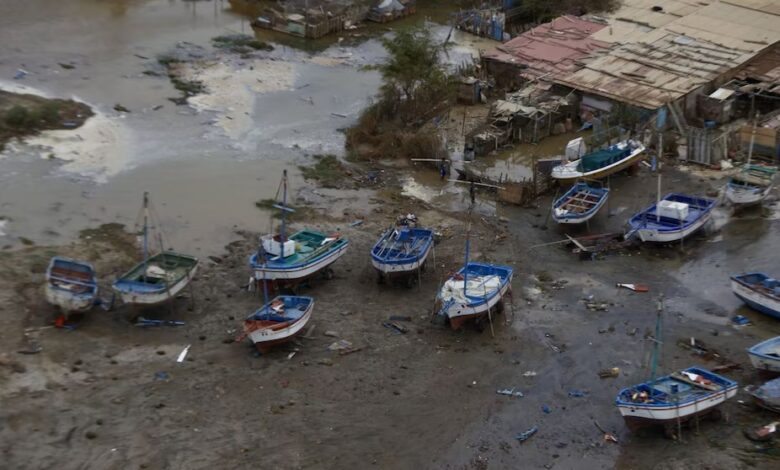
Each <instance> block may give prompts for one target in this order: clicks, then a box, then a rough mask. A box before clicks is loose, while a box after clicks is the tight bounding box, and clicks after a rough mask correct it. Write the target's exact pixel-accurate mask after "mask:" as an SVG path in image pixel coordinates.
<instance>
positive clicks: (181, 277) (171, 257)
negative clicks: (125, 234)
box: [112, 193, 198, 306]
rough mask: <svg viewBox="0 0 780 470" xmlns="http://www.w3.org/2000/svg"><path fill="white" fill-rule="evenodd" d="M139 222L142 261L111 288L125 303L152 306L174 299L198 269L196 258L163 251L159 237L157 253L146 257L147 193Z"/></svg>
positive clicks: (147, 246)
mask: <svg viewBox="0 0 780 470" xmlns="http://www.w3.org/2000/svg"><path fill="white" fill-rule="evenodd" d="M143 219H144V226H143V260H142V261H141V262H140V263H138V264H136V265H135V266H133V267H132V268H131V269H130V270H129V271H127V272H126V273H124V274H122V275H121V276H120V277H119V278H118V279H117V280H116V281H115V282H114V284H113V286H112V288H113V289H114V292H116V293H117V294H118V295H119V297H120V298H121V299H122V302H124V303H126V304H131V305H140V306H153V305H158V304H161V303H163V302H166V301H169V300H171V299H174V298H175V297H176V296H177V295H178V294H179V293H180V292H181V291H182V290H183V289H184V288H185V287H187V286H188V285H189V283H190V281H192V278H193V277H194V276H195V272H196V271H197V270H198V258H196V257H194V256H190V255H185V254H182V253H177V252H175V251H169V250H165V249H164V247H163V246H162V236H159V237H158V241H159V243H160V252H159V253H157V254H154V255H150V253H149V237H150V233H149V232H150V229H149V222H150V212H149V193H144V204H143ZM158 226H159V223H158Z"/></svg>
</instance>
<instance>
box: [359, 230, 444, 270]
mask: <svg viewBox="0 0 780 470" xmlns="http://www.w3.org/2000/svg"><path fill="white" fill-rule="evenodd" d="M432 249H433V230H429V229H425V228H410V227H398V228H392V229H390V230H388V231H386V232H385V233H383V234H382V236H381V237H380V238H379V240H378V241H377V242H376V244H375V245H374V247H373V248H372V249H371V264H373V265H374V268H376V270H377V272H378V273H379V280H380V281H381V280H382V279H384V278H385V277H388V276H404V275H406V276H408V278H409V279H413V277H412V276H411V274H414V273H415V272H417V271H419V270H420V269H422V268H423V266H424V265H425V261H426V260H427V258H428V255H429V254H430V253H431V250H432Z"/></svg>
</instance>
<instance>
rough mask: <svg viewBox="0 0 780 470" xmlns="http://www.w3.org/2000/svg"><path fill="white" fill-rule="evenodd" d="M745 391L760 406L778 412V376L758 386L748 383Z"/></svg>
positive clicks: (779, 403)
mask: <svg viewBox="0 0 780 470" xmlns="http://www.w3.org/2000/svg"><path fill="white" fill-rule="evenodd" d="M745 391H746V392H748V393H749V394H750V396H751V397H753V401H754V402H755V403H756V404H757V405H758V406H760V407H762V408H766V409H768V410H772V411H774V412H776V413H780V378H778V379H774V380H770V381H769V382H766V383H765V384H764V385H761V386H760V387H758V386H755V385H748V386H747V387H745Z"/></svg>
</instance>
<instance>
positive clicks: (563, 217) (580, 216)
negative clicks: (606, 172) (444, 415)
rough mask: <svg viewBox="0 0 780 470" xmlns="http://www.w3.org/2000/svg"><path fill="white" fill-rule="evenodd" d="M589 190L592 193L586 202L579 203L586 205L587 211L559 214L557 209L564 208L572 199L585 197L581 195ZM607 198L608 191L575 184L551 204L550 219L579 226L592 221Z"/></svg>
mask: <svg viewBox="0 0 780 470" xmlns="http://www.w3.org/2000/svg"><path fill="white" fill-rule="evenodd" d="M589 190H590V191H593V193H591V194H590V195H588V197H587V199H588V201H579V203H580V204H586V205H587V210H584V211H582V212H574V213H572V212H570V211H567V212H565V213H559V210H558V209H560V208H561V207H564V206H566V205H567V204H569V203H570V202H571V201H572V200H573V199H576V198H577V197H579V198H580V199H581V198H583V197H585V196H586V195H585V194H583V192H585V191H589ZM593 198H596V199H593ZM607 198H609V189H602V188H590V187H589V186H588V185H587V184H585V183H577V184H575V185H574V186H573V187H572V188H571V189H570V190H569V191H567V192H566V194H564V195H563V196H562V197H560V198H559V199H558V200H557V201H554V202H553V206H552V209H551V210H552V219H553V220H554V221H555V222H557V223H559V224H564V225H568V224H581V223H584V222H587V221H588V220H590V219H592V218H593V217H594V216H595V215H596V213H597V212H598V211H599V210H601V208H602V207H604V204H606V203H607Z"/></svg>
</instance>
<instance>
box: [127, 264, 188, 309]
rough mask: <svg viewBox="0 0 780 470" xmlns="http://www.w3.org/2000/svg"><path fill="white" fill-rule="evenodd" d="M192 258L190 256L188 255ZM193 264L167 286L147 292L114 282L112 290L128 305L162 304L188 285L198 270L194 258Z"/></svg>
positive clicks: (149, 305) (148, 305)
mask: <svg viewBox="0 0 780 470" xmlns="http://www.w3.org/2000/svg"><path fill="white" fill-rule="evenodd" d="M189 258H192V257H189ZM193 259H194V260H195V264H194V265H193V266H192V267H191V268H190V269H188V270H187V272H186V274H185V275H184V276H182V277H180V278H179V279H178V280H177V281H176V282H174V283H173V284H170V285H168V286H164V285H161V286H160V287H159V288H158V289H156V290H153V291H147V292H140V291H137V290H133V289H127V288H122V287H120V286H118V283H114V286H113V288H114V292H116V293H117V294H118V295H119V298H120V299H121V300H122V302H124V303H126V304H130V305H138V306H144V307H152V306H155V305H160V304H163V303H165V302H167V301H169V300H172V299H174V298H176V296H177V295H179V294H180V293H181V291H183V290H184V288H185V287H187V286H188V285H189V283H190V282H191V281H192V279H193V278H194V277H195V273H197V271H198V264H199V263H198V262H197V259H196V258H193Z"/></svg>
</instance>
